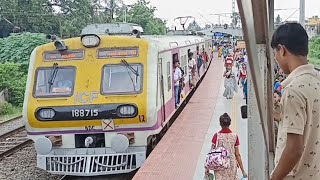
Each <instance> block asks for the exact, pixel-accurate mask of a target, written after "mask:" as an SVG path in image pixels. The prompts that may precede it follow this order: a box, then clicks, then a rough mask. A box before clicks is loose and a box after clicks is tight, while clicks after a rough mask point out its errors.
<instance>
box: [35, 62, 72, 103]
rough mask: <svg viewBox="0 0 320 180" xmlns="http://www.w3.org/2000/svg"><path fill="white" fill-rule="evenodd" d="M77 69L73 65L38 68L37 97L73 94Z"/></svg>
mask: <svg viewBox="0 0 320 180" xmlns="http://www.w3.org/2000/svg"><path fill="white" fill-rule="evenodd" d="M75 75H76V70H75V68H73V67H56V68H55V69H53V68H40V69H38V70H37V75H36V83H35V88H34V96H35V97H52V96H54V97H57V96H59V97H64V96H71V95H72V93H73V88H74V81H75Z"/></svg>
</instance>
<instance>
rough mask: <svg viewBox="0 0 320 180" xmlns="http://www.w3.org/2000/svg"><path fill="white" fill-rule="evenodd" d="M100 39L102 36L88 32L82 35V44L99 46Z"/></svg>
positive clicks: (88, 46)
mask: <svg viewBox="0 0 320 180" xmlns="http://www.w3.org/2000/svg"><path fill="white" fill-rule="evenodd" d="M100 41H101V39H100V37H99V36H97V35H95V34H87V35H82V36H81V42H82V45H83V46H84V47H87V48H92V47H97V46H99V44H100Z"/></svg>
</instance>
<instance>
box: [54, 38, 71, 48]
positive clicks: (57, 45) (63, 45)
mask: <svg viewBox="0 0 320 180" xmlns="http://www.w3.org/2000/svg"><path fill="white" fill-rule="evenodd" d="M54 46H55V47H56V49H57V50H58V51H65V50H68V47H67V46H66V45H65V44H64V42H63V41H59V40H56V41H54Z"/></svg>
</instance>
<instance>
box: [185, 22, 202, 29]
mask: <svg viewBox="0 0 320 180" xmlns="http://www.w3.org/2000/svg"><path fill="white" fill-rule="evenodd" d="M201 29H202V28H201V26H200V25H199V24H198V23H197V21H196V20H194V21H192V22H191V23H190V24H189V26H188V28H187V30H189V31H200V30H201Z"/></svg>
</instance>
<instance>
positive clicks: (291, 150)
mask: <svg viewBox="0 0 320 180" xmlns="http://www.w3.org/2000/svg"><path fill="white" fill-rule="evenodd" d="M308 42H309V38H308V34H307V32H306V31H305V29H304V28H303V27H302V26H301V25H300V24H298V23H286V24H283V25H281V26H279V27H278V29H277V30H276V31H275V32H274V34H273V36H272V40H271V47H272V49H273V52H274V54H275V59H276V61H277V62H278V64H279V66H280V68H281V69H282V70H283V72H284V74H287V75H288V76H287V78H286V79H285V80H284V81H283V82H282V83H281V84H282V86H283V90H284V91H283V95H282V97H281V100H280V107H281V108H280V121H279V128H278V139H277V148H276V151H275V169H274V170H273V172H272V174H271V179H272V180H295V179H303V180H319V179H320V75H319V73H318V72H317V71H316V70H315V69H314V66H313V65H311V64H308V60H307V59H308V58H307V57H308Z"/></svg>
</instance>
